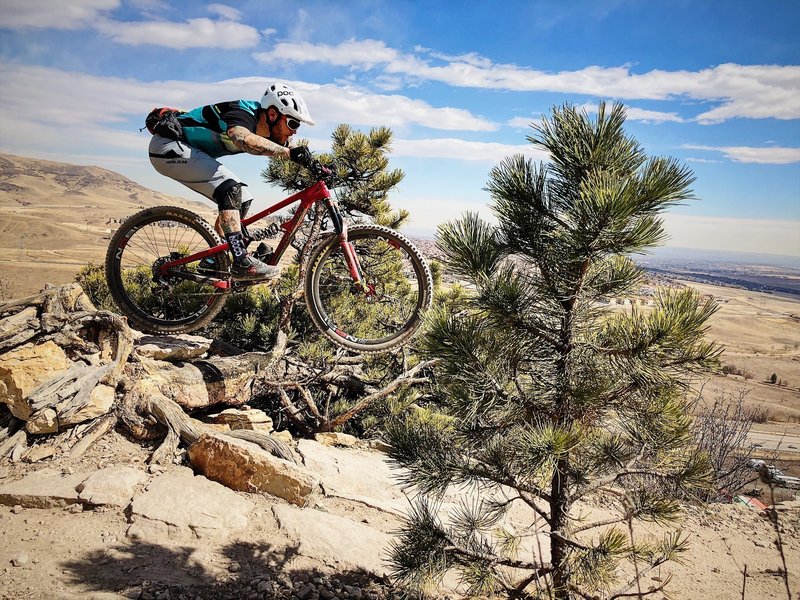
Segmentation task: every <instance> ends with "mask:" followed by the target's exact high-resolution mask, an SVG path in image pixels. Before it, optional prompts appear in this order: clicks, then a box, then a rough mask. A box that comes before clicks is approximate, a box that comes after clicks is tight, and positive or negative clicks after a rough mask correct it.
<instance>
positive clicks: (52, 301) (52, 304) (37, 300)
mask: <svg viewBox="0 0 800 600" xmlns="http://www.w3.org/2000/svg"><path fill="white" fill-rule="evenodd" d="M28 306H39V307H41V308H42V309H43V310H42V312H50V313H57V314H66V313H70V312H76V311H94V310H97V309H96V308H95V307H94V305H93V304H92V302H91V300H89V297H88V296H87V295H86V293H85V292H84V291H83V288H81V286H80V285H78V284H77V283H72V284H68V285H61V286H52V285H49V284H48V285H46V286H45V288H44V289H43V290H42V291H41V292H39V293H38V294H33V295H32V296H26V297H25V298H18V299H15V300H8V301H6V302H0V315H3V314H5V313H8V312H12V311H15V309H18V308H20V307H28Z"/></svg>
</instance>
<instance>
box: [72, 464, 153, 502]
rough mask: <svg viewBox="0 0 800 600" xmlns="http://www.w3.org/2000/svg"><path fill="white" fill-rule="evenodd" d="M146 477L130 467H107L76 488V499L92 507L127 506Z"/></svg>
mask: <svg viewBox="0 0 800 600" xmlns="http://www.w3.org/2000/svg"><path fill="white" fill-rule="evenodd" d="M146 480H147V475H145V473H144V472H142V471H140V470H138V469H134V468H132V467H108V468H106V469H103V470H101V471H97V472H96V473H92V474H91V475H89V477H87V478H86V480H85V481H83V482H82V483H81V484H80V485H79V486H78V487H77V491H78V498H79V499H80V500H81V501H83V502H86V503H87V504H93V505H105V504H110V505H113V506H128V504H129V503H130V501H131V498H132V497H133V494H134V492H135V490H136V486H138V485H140V484H142V483H144V482H145V481H146Z"/></svg>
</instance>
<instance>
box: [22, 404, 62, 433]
mask: <svg viewBox="0 0 800 600" xmlns="http://www.w3.org/2000/svg"><path fill="white" fill-rule="evenodd" d="M25 429H27V430H28V433H35V434H40V433H55V432H56V431H58V414H57V413H56V411H55V409H52V408H43V409H42V410H38V411H36V412H35V413H34V414H33V415H31V417H30V418H29V419H28V422H27V423H25Z"/></svg>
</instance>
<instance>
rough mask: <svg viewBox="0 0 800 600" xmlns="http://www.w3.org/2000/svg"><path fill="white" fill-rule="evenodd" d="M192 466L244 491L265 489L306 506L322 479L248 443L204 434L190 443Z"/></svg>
mask: <svg viewBox="0 0 800 600" xmlns="http://www.w3.org/2000/svg"><path fill="white" fill-rule="evenodd" d="M188 454H189V460H191V461H192V465H193V466H194V467H195V468H196V469H198V470H199V471H200V472H201V473H203V474H204V475H205V476H206V477H208V478H209V479H212V480H214V481H218V482H220V483H222V484H223V485H225V486H227V487H229V488H231V489H234V490H240V491H243V492H266V493H267V494H271V495H273V496H278V497H279V498H283V499H284V500H286V501H287V502H291V503H292V504H296V505H298V506H305V504H306V503H307V502H308V501H309V498H310V496H311V495H312V494H313V493H314V492H315V491H317V490H318V488H319V478H318V477H317V475H316V474H314V473H312V472H311V471H309V470H308V469H306V468H305V467H303V466H302V465H296V464H294V463H291V462H289V461H286V460H283V459H281V458H277V457H275V456H272V454H270V453H269V452H267V451H266V450H264V449H262V448H260V447H258V446H256V445H254V444H251V443H249V442H245V441H243V440H236V439H231V438H222V437H218V436H216V435H202V436H201V437H200V439H199V440H198V441H197V442H195V443H194V444H192V445H191V446H189V449H188Z"/></svg>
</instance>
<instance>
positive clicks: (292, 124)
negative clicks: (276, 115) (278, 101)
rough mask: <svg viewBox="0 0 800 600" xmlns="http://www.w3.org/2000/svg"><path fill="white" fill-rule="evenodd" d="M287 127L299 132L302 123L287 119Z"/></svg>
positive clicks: (290, 118)
mask: <svg viewBox="0 0 800 600" xmlns="http://www.w3.org/2000/svg"><path fill="white" fill-rule="evenodd" d="M284 116H286V115H284ZM286 126H287V127H288V128H289V129H291V130H293V131H297V130H298V129H300V121H298V120H297V119H294V118H292V117H286Z"/></svg>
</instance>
